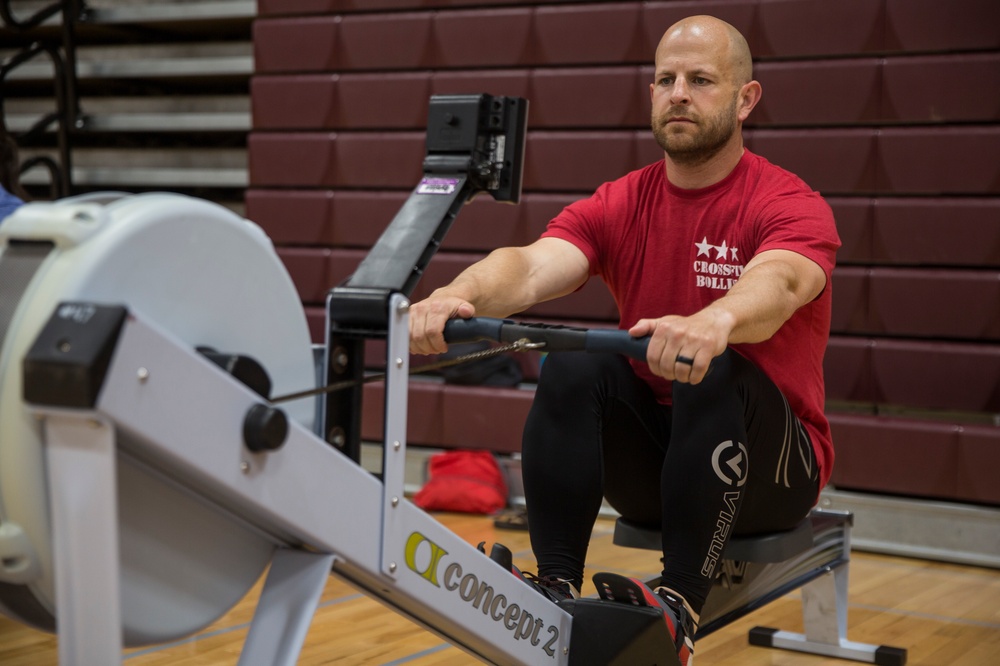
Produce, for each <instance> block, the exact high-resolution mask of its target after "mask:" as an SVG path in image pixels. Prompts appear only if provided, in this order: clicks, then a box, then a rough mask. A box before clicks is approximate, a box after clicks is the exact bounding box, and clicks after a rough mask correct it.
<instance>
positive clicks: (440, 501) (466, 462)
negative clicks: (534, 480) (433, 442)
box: [413, 450, 507, 514]
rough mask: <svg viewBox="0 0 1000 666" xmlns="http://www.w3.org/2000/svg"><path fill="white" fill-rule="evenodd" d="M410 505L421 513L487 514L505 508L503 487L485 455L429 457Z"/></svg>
mask: <svg viewBox="0 0 1000 666" xmlns="http://www.w3.org/2000/svg"><path fill="white" fill-rule="evenodd" d="M413 501H414V503H415V504H416V505H417V506H419V507H420V508H421V509H424V510H425V511H458V512H462V513H482V514H491V513H496V512H497V511H499V510H500V509H502V508H504V507H505V506H507V483H506V481H504V478H503V472H501V471H500V465H498V464H497V461H496V458H494V457H493V454H492V453H490V452H489V451H466V450H455V451H445V452H444V453H438V454H435V455H434V456H432V457H431V461H430V469H429V478H428V481H427V483H426V484H424V487H423V488H421V489H420V490H419V491H418V492H417V494H416V495H414V497H413Z"/></svg>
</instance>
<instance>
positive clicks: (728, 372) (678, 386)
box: [671, 349, 750, 407]
mask: <svg viewBox="0 0 1000 666" xmlns="http://www.w3.org/2000/svg"><path fill="white" fill-rule="evenodd" d="M744 363H746V364H749V363H750V361H748V360H746V359H745V358H743V357H742V356H740V355H739V354H737V353H736V352H734V351H733V350H732V349H726V351H724V352H722V354H720V355H719V356H716V357H715V358H714V359H712V365H711V366H710V368H709V371H708V374H706V375H705V378H704V379H702V380H701V381H700V382H699V383H697V384H688V383H686V382H674V383H673V387H672V390H671V394H672V396H673V402H674V406H675V407H676V406H678V405H682V404H684V403H687V402H688V401H696V402H701V401H704V400H709V399H718V398H719V397H721V396H723V395H726V394H731V393H732V392H733V391H734V390H736V387H737V383H738V380H739V372H740V369H741V368H740V366H741V365H742V364H744Z"/></svg>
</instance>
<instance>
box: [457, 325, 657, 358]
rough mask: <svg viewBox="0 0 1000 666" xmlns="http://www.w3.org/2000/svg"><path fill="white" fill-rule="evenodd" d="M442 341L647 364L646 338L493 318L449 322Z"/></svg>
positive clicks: (614, 332)
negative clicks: (530, 345)
mask: <svg viewBox="0 0 1000 666" xmlns="http://www.w3.org/2000/svg"><path fill="white" fill-rule="evenodd" d="M444 339H445V341H446V342H449V343H451V342H473V341H476V340H493V341H495V342H517V341H518V340H522V339H526V340H528V341H529V342H541V343H544V344H545V346H544V347H542V349H541V350H540V351H587V352H613V353H617V354H623V355H625V356H628V357H631V358H634V359H636V360H637V361H645V360H646V347H647V345H648V344H649V337H648V336H647V337H644V338H633V337H632V336H631V335H629V334H628V331H621V330H605V329H589V328H574V327H571V326H552V325H549V324H522V323H518V322H515V321H513V320H511V319H496V318H493V317H470V318H468V319H449V320H448V322H447V323H446V324H445V327H444Z"/></svg>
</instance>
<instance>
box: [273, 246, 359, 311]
mask: <svg viewBox="0 0 1000 666" xmlns="http://www.w3.org/2000/svg"><path fill="white" fill-rule="evenodd" d="M343 254H344V251H343V250H331V249H330V248H326V247H310V248H300V247H280V248H278V257H279V258H280V259H281V261H282V263H284V264H285V269H286V270H287V271H288V275H289V277H291V278H292V283H294V284H295V289H296V291H298V294H299V298H301V299H302V302H303V303H312V304H322V303H323V302H324V301H325V300H326V299H325V295H326V292H327V291H329V289H330V287H332V286H333V285H334V284H336V283H337V282H339V281H340V280H341V279H343V278H344V277H346V276H347V275H349V274H350V271H351V270H352V268H349V267H347V266H344V265H342V264H343V263H344V262H342V261H337V259H338V257H343ZM348 265H352V264H348ZM353 265H357V261H355V262H353ZM331 269H334V270H335V271H336V273H337V275H336V277H335V276H334V275H333V274H332V273H331Z"/></svg>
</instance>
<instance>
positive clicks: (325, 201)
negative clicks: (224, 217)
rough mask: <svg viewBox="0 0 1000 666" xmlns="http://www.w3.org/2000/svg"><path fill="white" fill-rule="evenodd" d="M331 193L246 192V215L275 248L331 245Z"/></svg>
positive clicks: (303, 191) (332, 204)
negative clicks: (263, 232) (279, 246)
mask: <svg viewBox="0 0 1000 666" xmlns="http://www.w3.org/2000/svg"><path fill="white" fill-rule="evenodd" d="M333 198H334V193H333V192H331V191H330V190H249V191H248V192H247V195H246V216H247V219H249V220H252V221H253V222H256V223H257V224H259V225H260V227H261V228H262V229H263V230H264V231H265V232H266V233H267V235H268V236H269V237H270V239H271V241H272V242H273V243H274V244H275V245H327V244H330V243H331V240H332V236H333V234H331V232H330V230H331V229H332V227H333V224H332V221H333V209H334V203H333Z"/></svg>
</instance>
